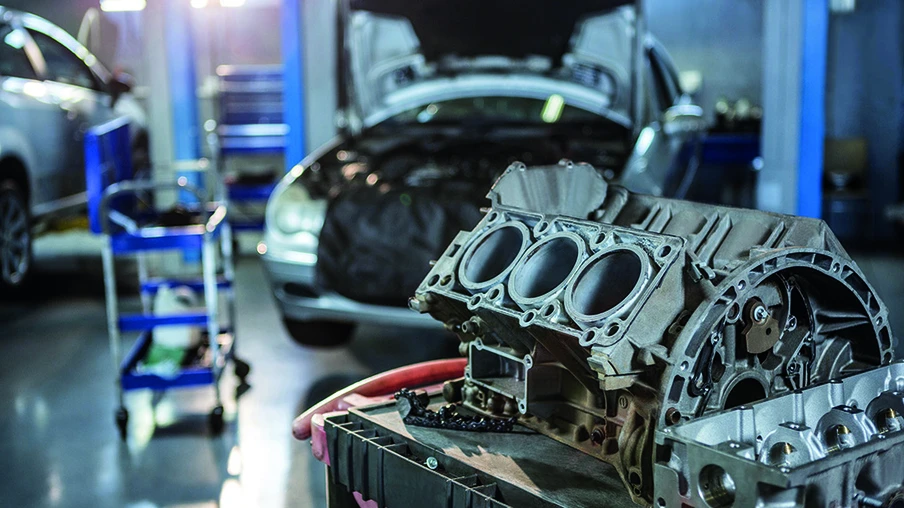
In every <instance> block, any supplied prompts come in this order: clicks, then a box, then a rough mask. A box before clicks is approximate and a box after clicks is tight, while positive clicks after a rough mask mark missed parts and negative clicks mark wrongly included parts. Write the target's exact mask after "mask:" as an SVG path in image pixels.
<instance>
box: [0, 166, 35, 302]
mask: <svg viewBox="0 0 904 508" xmlns="http://www.w3.org/2000/svg"><path fill="white" fill-rule="evenodd" d="M31 266H32V252H31V228H30V224H29V220H28V206H27V205H26V204H25V198H24V197H23V194H22V191H21V190H20V189H19V186H18V185H17V184H16V183H15V182H14V181H12V180H4V181H2V182H0V288H2V289H5V290H15V289H19V288H21V287H22V286H24V285H25V281H26V279H27V278H28V274H29V273H30V271H31Z"/></svg>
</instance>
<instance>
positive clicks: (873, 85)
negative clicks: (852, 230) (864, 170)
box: [826, 1, 904, 239]
mask: <svg viewBox="0 0 904 508" xmlns="http://www.w3.org/2000/svg"><path fill="white" fill-rule="evenodd" d="M902 34H904V5H902V4H901V2H872V1H861V2H857V8H856V10H854V12H851V13H848V14H836V15H833V16H832V17H831V19H830V21H829V48H828V49H829V57H828V62H827V63H828V67H827V76H826V83H827V90H826V137H829V138H831V137H840V138H844V137H864V138H866V139H867V142H868V143H869V151H868V155H869V159H868V160H869V176H868V178H869V192H870V197H871V206H872V213H873V216H874V218H875V219H874V227H875V229H874V231H873V233H874V234H875V236H876V237H877V238H879V239H882V238H887V237H890V236H891V234H892V228H891V225H890V224H889V223H888V222H887V221H886V220H884V218H883V210H884V208H885V206H886V205H888V204H891V203H893V202H896V201H898V200H899V199H900V196H901V195H902V193H901V185H902V181H901V178H900V175H899V172H900V171H899V162H898V153H899V151H900V149H901V147H902V139H901V138H902V135H904V129H902V125H901V122H902V117H904V115H902V112H904V111H902V110H904V107H902V106H904V90H902V83H904V35H902Z"/></svg>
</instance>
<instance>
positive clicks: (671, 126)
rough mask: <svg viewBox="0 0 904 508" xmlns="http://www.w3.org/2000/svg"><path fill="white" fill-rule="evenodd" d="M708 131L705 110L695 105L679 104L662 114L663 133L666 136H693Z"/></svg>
mask: <svg viewBox="0 0 904 508" xmlns="http://www.w3.org/2000/svg"><path fill="white" fill-rule="evenodd" d="M704 130H706V120H705V119H704V118H703V108H701V107H700V106H697V105H695V104H678V105H676V106H672V107H670V108H669V109H667V110H665V112H664V113H663V114H662V131H663V132H664V133H665V135H666V136H673V135H682V134H693V133H697V132H703V131H704Z"/></svg>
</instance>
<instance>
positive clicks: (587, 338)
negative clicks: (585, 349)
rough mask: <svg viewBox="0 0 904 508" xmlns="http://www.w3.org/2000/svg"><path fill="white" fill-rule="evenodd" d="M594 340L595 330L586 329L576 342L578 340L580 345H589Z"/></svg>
mask: <svg viewBox="0 0 904 508" xmlns="http://www.w3.org/2000/svg"><path fill="white" fill-rule="evenodd" d="M594 340H596V330H587V331H586V332H584V335H581V338H580V340H579V341H578V342H580V344H581V345H582V346H589V345H591V344H593V341H594Z"/></svg>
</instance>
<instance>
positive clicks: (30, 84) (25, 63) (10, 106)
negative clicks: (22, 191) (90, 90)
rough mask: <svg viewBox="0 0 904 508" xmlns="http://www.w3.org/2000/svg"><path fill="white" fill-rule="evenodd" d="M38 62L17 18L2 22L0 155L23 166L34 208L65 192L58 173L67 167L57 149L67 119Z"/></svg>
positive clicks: (35, 51) (35, 50)
mask: <svg viewBox="0 0 904 508" xmlns="http://www.w3.org/2000/svg"><path fill="white" fill-rule="evenodd" d="M42 65H43V60H42V59H41V55H40V52H39V50H38V49H37V46H36V45H35V43H34V41H32V40H31V38H30V37H29V36H28V33H27V32H26V31H25V30H24V29H22V28H21V27H20V26H19V25H18V22H17V20H16V19H15V18H12V19H11V20H10V21H8V22H4V23H0V157H15V158H16V159H19V160H20V161H21V162H22V163H23V164H24V165H25V169H26V171H27V172H28V177H29V189H28V191H29V195H30V205H31V207H32V208H33V209H34V208H35V207H38V208H40V207H42V206H44V205H46V204H47V203H49V202H52V201H54V200H57V199H59V198H61V197H62V196H63V192H62V188H61V186H60V182H59V179H58V177H57V175H59V174H60V173H61V172H62V171H64V170H65V167H66V165H65V164H64V162H63V161H62V159H61V158H60V156H59V154H60V153H61V152H60V149H61V147H62V146H63V145H65V143H64V139H63V138H64V135H63V131H64V129H65V126H66V123H67V120H66V116H65V113H64V112H63V111H62V110H61V109H60V107H59V105H58V104H57V102H56V101H55V99H54V98H53V97H52V96H51V94H50V92H49V90H48V89H47V86H46V85H45V84H44V81H43V79H42V76H43V70H44V69H43V67H42ZM32 211H33V212H34V210H32Z"/></svg>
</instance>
